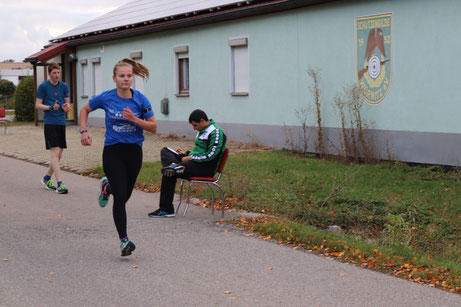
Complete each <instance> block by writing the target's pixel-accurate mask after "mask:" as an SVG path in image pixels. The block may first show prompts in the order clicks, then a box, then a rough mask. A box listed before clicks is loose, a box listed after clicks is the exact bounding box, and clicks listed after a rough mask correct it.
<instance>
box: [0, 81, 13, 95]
mask: <svg viewBox="0 0 461 307" xmlns="http://www.w3.org/2000/svg"><path fill="white" fill-rule="evenodd" d="M15 89H16V87H15V86H14V83H13V82H11V81H8V80H5V79H0V95H1V96H10V95H13V94H14V90H15Z"/></svg>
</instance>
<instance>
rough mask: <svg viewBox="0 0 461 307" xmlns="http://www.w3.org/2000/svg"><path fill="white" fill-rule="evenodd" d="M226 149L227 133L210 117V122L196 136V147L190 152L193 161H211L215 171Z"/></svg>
mask: <svg viewBox="0 0 461 307" xmlns="http://www.w3.org/2000/svg"><path fill="white" fill-rule="evenodd" d="M225 149H226V135H225V134H224V131H223V130H222V129H221V128H220V127H219V126H218V125H216V123H215V122H214V121H213V120H212V119H210V124H209V125H208V126H207V127H206V128H205V129H203V130H202V131H200V132H199V133H198V134H197V137H196V138H195V147H194V149H193V150H192V151H191V152H190V153H189V156H191V157H192V161H194V162H197V163H207V164H208V163H210V164H212V165H214V169H215V171H216V170H217V168H218V165H219V162H220V161H221V157H222V154H223V152H224V150H225Z"/></svg>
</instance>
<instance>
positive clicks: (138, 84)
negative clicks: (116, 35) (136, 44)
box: [130, 51, 144, 93]
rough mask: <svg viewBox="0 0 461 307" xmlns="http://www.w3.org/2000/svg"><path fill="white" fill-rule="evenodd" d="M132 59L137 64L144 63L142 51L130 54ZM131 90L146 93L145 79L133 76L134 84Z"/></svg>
mask: <svg viewBox="0 0 461 307" xmlns="http://www.w3.org/2000/svg"><path fill="white" fill-rule="evenodd" d="M130 58H131V59H133V60H135V61H136V62H139V63H141V61H142V51H133V52H130ZM131 88H133V89H135V90H138V91H140V92H141V93H144V79H143V78H141V77H140V76H138V75H134V76H133V83H132V84H131Z"/></svg>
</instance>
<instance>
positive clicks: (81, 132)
mask: <svg viewBox="0 0 461 307" xmlns="http://www.w3.org/2000/svg"><path fill="white" fill-rule="evenodd" d="M85 132H88V130H82V131H80V134H83V133H85Z"/></svg>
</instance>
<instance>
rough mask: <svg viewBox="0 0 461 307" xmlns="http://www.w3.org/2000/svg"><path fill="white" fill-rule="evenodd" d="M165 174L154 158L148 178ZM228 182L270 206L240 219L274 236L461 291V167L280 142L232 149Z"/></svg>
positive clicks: (235, 192)
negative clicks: (373, 158)
mask: <svg viewBox="0 0 461 307" xmlns="http://www.w3.org/2000/svg"><path fill="white" fill-rule="evenodd" d="M97 172H99V173H100V172H102V170H100V169H99V170H97ZM160 180H161V177H160V163H144V164H143V169H142V170H141V173H140V175H139V177H138V181H139V183H138V187H139V188H141V189H145V190H154V191H158V186H159V185H160ZM222 187H223V189H224V191H225V193H226V199H227V201H226V202H228V203H229V204H231V205H232V206H233V207H238V208H241V209H245V210H248V211H253V212H261V213H265V214H268V216H265V217H260V218H255V219H242V220H238V221H234V223H235V224H237V225H239V226H242V227H246V228H248V229H251V230H253V231H256V232H258V233H259V234H260V235H261V236H263V237H265V238H271V239H275V240H278V241H279V242H284V243H289V244H293V245H296V246H298V247H303V248H306V249H309V250H313V251H317V252H321V253H324V254H326V255H329V256H332V257H337V258H338V259H341V260H343V261H347V262H352V263H356V264H357V265H361V266H363V267H367V268H373V269H376V270H380V271H385V272H388V273H392V274H394V275H396V276H400V277H404V278H407V279H410V280H413V281H416V282H420V283H426V284H430V285H432V286H439V287H442V288H444V289H446V290H449V291H452V292H458V293H461V273H460V272H461V206H460V204H461V174H460V173H458V172H454V171H450V172H447V171H444V170H443V169H442V168H440V167H420V166H414V167H411V166H408V165H406V164H404V163H379V164H355V163H344V162H340V161H327V160H320V159H317V158H314V157H309V156H306V155H299V154H295V153H291V152H289V151H285V150H274V151H260V152H245V153H240V154H236V155H231V156H230V157H229V160H228V162H227V165H226V169H225V171H224V175H223V178H222ZM195 193H196V195H197V193H200V195H202V194H203V196H204V197H207V196H209V195H208V194H207V193H208V191H207V189H206V188H205V189H200V190H196V191H195ZM226 205H227V204H226ZM331 226H336V229H340V231H339V232H331V231H327V229H328V228H329V227H331Z"/></svg>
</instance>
